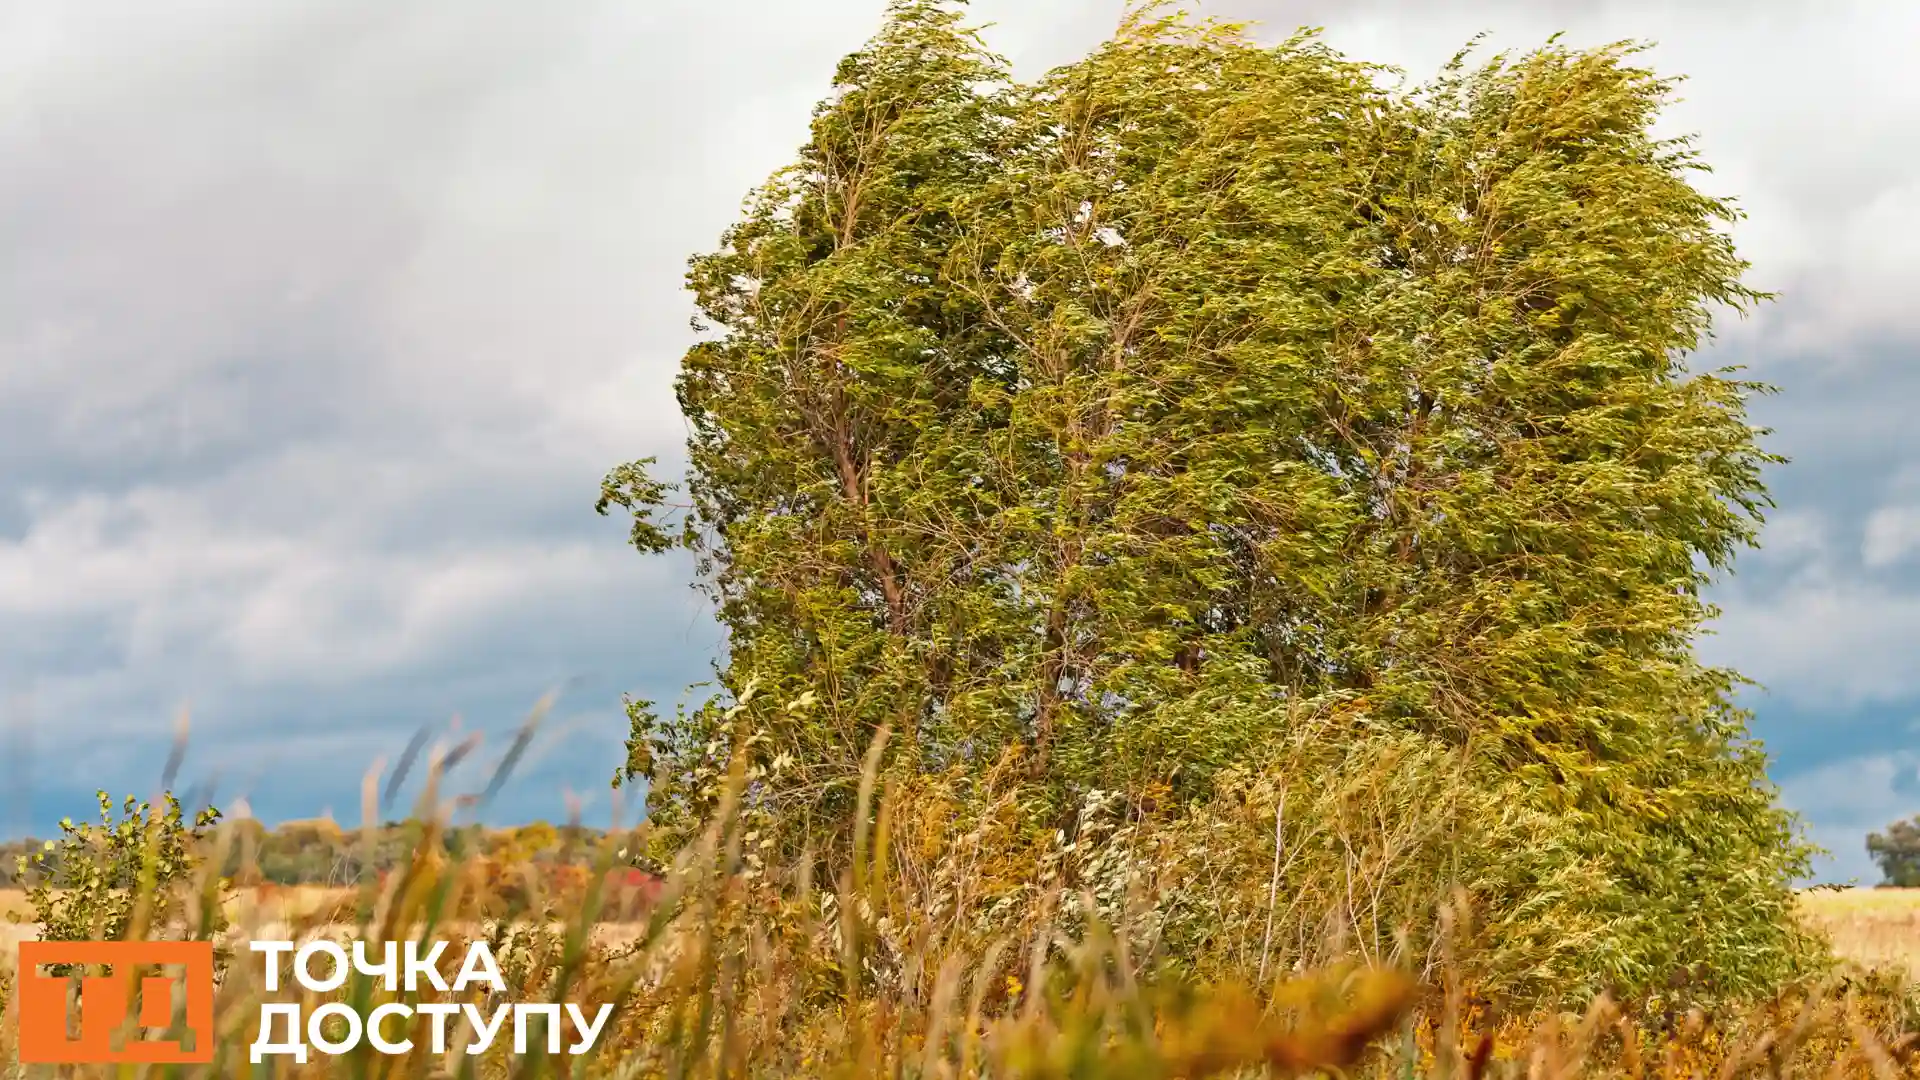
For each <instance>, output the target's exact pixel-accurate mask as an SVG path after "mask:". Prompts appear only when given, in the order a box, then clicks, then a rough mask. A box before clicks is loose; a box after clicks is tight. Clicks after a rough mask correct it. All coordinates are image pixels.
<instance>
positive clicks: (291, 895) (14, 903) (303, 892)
mask: <svg viewBox="0 0 1920 1080" xmlns="http://www.w3.org/2000/svg"><path fill="white" fill-rule="evenodd" d="M347 895H348V891H347V890H343V889H328V888H321V887H317V886H303V887H297V888H289V889H280V890H276V892H275V895H274V896H273V897H272V898H271V899H269V900H267V901H266V907H265V909H264V910H258V911H256V912H255V914H256V915H257V916H258V917H262V918H264V919H265V920H267V921H269V922H278V921H280V920H283V919H290V918H298V917H300V916H302V915H306V914H310V913H312V912H314V911H317V910H319V909H320V908H321V907H322V906H324V905H328V904H332V903H337V902H338V901H339V900H341V899H342V898H344V897H345V896H347ZM259 902H260V901H258V900H257V899H255V898H254V897H252V896H241V897H236V898H235V901H234V904H233V906H232V907H231V908H230V911H231V913H232V914H233V915H234V916H236V917H239V916H240V915H241V914H242V912H243V911H244V910H245V909H246V908H248V907H251V906H253V905H254V904H256V903H259ZM1801 902H1802V905H1803V907H1804V910H1805V913H1806V918H1807V920H1808V922H1809V923H1811V924H1812V925H1814V926H1816V927H1819V928H1821V929H1823V930H1825V931H1826V932H1827V933H1828V934H1829V935H1831V936H1832V939H1833V944H1834V950H1835V951H1836V952H1837V953H1839V954H1840V955H1841V956H1842V957H1845V958H1846V959H1849V960H1854V961H1858V962H1859V963H1861V964H1864V965H1866V966H1868V967H1874V968H1886V969H1905V970H1906V971H1907V972H1908V973H1909V974H1910V975H1911V976H1912V977H1913V978H1915V979H1920V889H1848V890H1845V891H1841V892H1831V891H1821V892H1808V893H1803V894H1802V897H1801ZM15 915H18V916H20V917H21V918H22V919H24V918H25V917H26V915H27V909H26V904H25V897H24V895H23V894H22V893H21V892H20V891H19V890H17V889H0V920H5V919H8V918H9V917H10V916H15ZM23 929H24V927H15V926H11V925H0V941H6V942H9V943H10V942H11V941H13V940H15V939H17V938H18V937H20V936H22V933H21V931H22V930H23ZM605 936H611V937H619V936H622V933H621V929H620V928H619V927H614V926H609V927H607V928H606V930H605Z"/></svg>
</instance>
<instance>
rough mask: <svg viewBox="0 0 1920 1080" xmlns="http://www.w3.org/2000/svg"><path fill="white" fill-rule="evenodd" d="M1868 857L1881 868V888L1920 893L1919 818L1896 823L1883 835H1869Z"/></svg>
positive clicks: (1888, 827)
mask: <svg viewBox="0 0 1920 1080" xmlns="http://www.w3.org/2000/svg"><path fill="white" fill-rule="evenodd" d="M1867 854H1868V855H1870V856H1872V857H1873V861H1874V862H1875V863H1876V864H1877V865H1878V866H1879V867H1880V876H1881V878H1882V884H1884V885H1887V886H1889V887H1891V888H1895V889H1920V817H1914V818H1909V819H1908V820H1906V821H1896V822H1894V823H1893V824H1891V825H1889V826H1887V831H1886V832H1884V833H1868V834H1867Z"/></svg>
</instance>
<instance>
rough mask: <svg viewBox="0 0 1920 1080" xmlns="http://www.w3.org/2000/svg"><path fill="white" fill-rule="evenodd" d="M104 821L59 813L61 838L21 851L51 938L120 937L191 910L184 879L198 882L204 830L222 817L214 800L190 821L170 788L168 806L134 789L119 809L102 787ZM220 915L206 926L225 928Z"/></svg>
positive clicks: (32, 901) (33, 904)
mask: <svg viewBox="0 0 1920 1080" xmlns="http://www.w3.org/2000/svg"><path fill="white" fill-rule="evenodd" d="M98 797H99V800H100V821H99V823H98V824H89V823H80V824H76V823H74V821H73V820H72V819H70V818H63V819H61V821H60V839H59V840H58V841H53V840H49V841H46V843H45V844H44V845H43V847H42V849H41V850H40V851H38V852H35V853H34V854H32V855H23V856H20V857H19V862H20V865H19V866H17V867H16V872H17V873H18V874H19V875H20V876H21V877H23V878H26V877H28V876H29V875H30V874H31V878H32V884H31V885H30V886H29V887H28V889H27V903H28V906H29V907H30V908H31V910H32V915H33V919H32V921H34V922H37V923H39V924H40V937H41V938H42V939H44V940H48V941H117V940H120V939H121V938H123V937H125V936H126V935H127V934H128V933H129V931H131V930H132V929H134V928H135V927H136V926H143V925H156V926H167V925H171V924H173V923H175V922H178V921H181V920H183V919H185V918H186V916H187V913H188V905H187V900H188V897H187V896H186V895H185V887H186V886H188V885H189V884H191V883H192V881H193V879H194V874H195V870H196V866H197V864H196V858H195V857H196V856H197V855H199V854H200V848H201V845H202V843H203V841H204V839H205V832H204V830H206V829H207V828H208V827H210V826H212V825H213V824H214V823H215V822H217V821H219V819H220V811H218V810H216V809H214V808H213V807H206V808H205V809H202V810H201V811H200V812H199V813H198V814H196V815H195V816H194V818H193V821H192V823H191V824H189V823H188V822H187V820H186V818H185V816H184V813H183V811H182V810H181V807H180V801H179V800H178V799H176V798H175V797H174V796H173V794H172V793H171V792H169V793H168V794H167V795H166V796H165V797H164V799H163V806H162V808H160V809H158V810H156V809H155V808H154V807H153V806H152V805H150V804H148V803H146V802H143V801H136V800H135V799H134V797H133V796H131V795H129V796H127V798H126V801H125V802H124V803H123V804H122V805H121V807H120V810H119V814H118V815H117V820H116V815H115V813H114V806H113V799H112V798H111V797H110V796H108V794H107V793H106V792H105V791H101V792H99V793H98ZM211 910H212V913H213V915H214V916H215V917H214V919H213V920H212V921H211V922H208V923H206V924H204V925H203V926H202V927H201V930H202V931H203V932H207V933H211V932H216V931H218V930H219V929H220V925H221V921H220V919H219V917H218V916H219V909H218V907H217V906H216V907H213V908H212V909H211Z"/></svg>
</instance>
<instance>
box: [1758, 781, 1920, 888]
mask: <svg viewBox="0 0 1920 1080" xmlns="http://www.w3.org/2000/svg"><path fill="white" fill-rule="evenodd" d="M1780 788H1781V799H1782V802H1784V803H1785V804H1786V805H1787V806H1788V807H1790V808H1792V809H1794V810H1796V811H1798V812H1799V813H1801V814H1802V815H1804V816H1805V817H1806V819H1807V820H1808V821H1809V822H1810V823H1811V824H1812V828H1810V829H1809V830H1808V836H1809V838H1810V839H1811V840H1813V842H1814V843H1816V844H1819V845H1820V846H1821V847H1824V848H1826V849H1827V851H1828V853H1829V854H1828V857H1826V858H1823V859H1821V860H1820V862H1819V865H1818V866H1817V867H1816V868H1815V869H1816V874H1815V877H1816V880H1821V881H1834V882H1838V881H1845V880H1848V879H1854V880H1856V881H1858V882H1859V883H1860V884H1862V885H1872V884H1874V883H1875V882H1877V881H1879V880H1880V871H1879V869H1878V868H1877V867H1876V866H1874V864H1873V860H1872V859H1871V858H1869V857H1868V855H1867V851H1866V837H1867V834H1868V833H1870V832H1878V831H1881V830H1884V829H1885V828H1886V827H1887V826H1888V825H1889V824H1891V823H1893V822H1895V821H1899V820H1901V819H1903V818H1908V817H1911V816H1913V815H1914V814H1915V813H1920V754H1915V753H1911V752H1904V751H1903V752H1896V753H1888V754H1875V755H1869V756H1862V757H1854V758H1848V759H1846V760H1843V761H1835V762H1831V763H1829V764H1827V765H1823V766H1821V767H1819V768H1817V769H1812V770H1808V771H1806V772H1803V773H1799V774H1796V775H1793V776H1790V777H1788V778H1787V779H1786V780H1785V781H1783V782H1782V783H1781V785H1780Z"/></svg>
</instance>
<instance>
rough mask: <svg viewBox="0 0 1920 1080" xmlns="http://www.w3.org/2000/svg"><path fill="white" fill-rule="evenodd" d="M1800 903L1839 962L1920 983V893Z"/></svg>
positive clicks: (1807, 898) (1858, 894)
mask: <svg viewBox="0 0 1920 1080" xmlns="http://www.w3.org/2000/svg"><path fill="white" fill-rule="evenodd" d="M1801 903H1802V906H1803V908H1804V909H1805V911H1806V915H1807V918H1808V920H1809V921H1811V922H1812V923H1813V924H1814V925H1816V926H1819V927H1821V928H1823V929H1825V930H1826V931H1827V933H1829V934H1830V935H1832V937H1833V945H1834V951H1835V952H1837V953H1839V954H1840V955H1841V956H1844V957H1846V958H1848V959H1850V960H1857V961H1859V962H1860V963H1862V964H1866V965H1868V966H1869V967H1882V968H1905V969H1906V970H1907V972H1908V973H1909V974H1910V975H1911V976H1912V977H1913V978H1915V979H1920V889H1848V890H1846V891H1844V892H1817V893H1805V894H1803V895H1802V899H1801Z"/></svg>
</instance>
